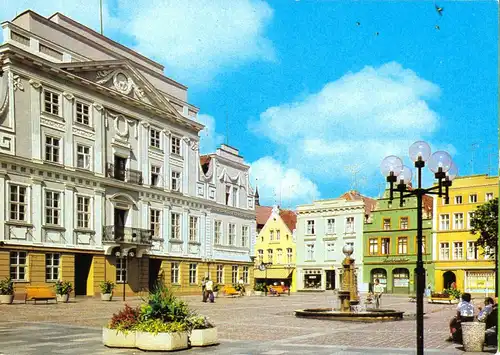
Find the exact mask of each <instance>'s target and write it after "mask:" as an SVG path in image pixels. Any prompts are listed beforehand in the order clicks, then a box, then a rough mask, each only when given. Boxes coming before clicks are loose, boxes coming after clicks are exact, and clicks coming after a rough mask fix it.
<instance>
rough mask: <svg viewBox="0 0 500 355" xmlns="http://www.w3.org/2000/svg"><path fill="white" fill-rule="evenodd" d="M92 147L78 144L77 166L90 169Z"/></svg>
mask: <svg viewBox="0 0 500 355" xmlns="http://www.w3.org/2000/svg"><path fill="white" fill-rule="evenodd" d="M90 162H91V159H90V147H88V146H86V145H81V144H78V145H77V146H76V167H77V168H80V169H86V170H90Z"/></svg>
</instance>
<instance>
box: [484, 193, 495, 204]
mask: <svg viewBox="0 0 500 355" xmlns="http://www.w3.org/2000/svg"><path fill="white" fill-rule="evenodd" d="M484 199H485V200H486V202H488V201H491V200H493V192H487V193H486V195H485V197H484Z"/></svg>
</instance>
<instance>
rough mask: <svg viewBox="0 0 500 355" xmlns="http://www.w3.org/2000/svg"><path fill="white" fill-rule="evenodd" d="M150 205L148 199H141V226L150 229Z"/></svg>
mask: <svg viewBox="0 0 500 355" xmlns="http://www.w3.org/2000/svg"><path fill="white" fill-rule="evenodd" d="M149 207H150V204H149V202H146V201H142V200H141V201H139V211H140V214H141V218H140V222H139V226H140V227H139V228H143V229H149V227H148V224H149V218H148V217H149Z"/></svg>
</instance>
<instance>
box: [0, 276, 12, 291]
mask: <svg viewBox="0 0 500 355" xmlns="http://www.w3.org/2000/svg"><path fill="white" fill-rule="evenodd" d="M13 294H14V281H12V279H11V278H10V277H6V278H5V280H2V281H0V295H13Z"/></svg>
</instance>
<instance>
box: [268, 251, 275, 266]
mask: <svg viewBox="0 0 500 355" xmlns="http://www.w3.org/2000/svg"><path fill="white" fill-rule="evenodd" d="M273 261H274V259H273V250H272V249H267V262H268V263H272V262H273Z"/></svg>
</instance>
